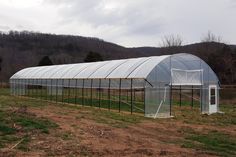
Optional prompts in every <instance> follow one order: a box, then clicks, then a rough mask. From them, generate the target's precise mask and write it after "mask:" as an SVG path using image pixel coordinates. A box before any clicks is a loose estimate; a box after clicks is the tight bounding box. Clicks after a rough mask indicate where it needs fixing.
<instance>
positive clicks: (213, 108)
mask: <svg viewBox="0 0 236 157" xmlns="http://www.w3.org/2000/svg"><path fill="white" fill-rule="evenodd" d="M212 89H214V90H215V92H214V95H212V93H211V90H212ZM217 89H218V88H217V85H209V89H208V99H209V103H208V105H209V114H212V113H216V112H217V106H218V90H217ZM212 97H214V98H215V100H214V102H215V103H214V104H212V101H211V100H212Z"/></svg>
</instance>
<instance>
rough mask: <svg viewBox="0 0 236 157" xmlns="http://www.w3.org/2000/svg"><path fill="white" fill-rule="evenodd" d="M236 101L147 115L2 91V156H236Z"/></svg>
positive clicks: (0, 101)
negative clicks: (217, 107)
mask: <svg viewBox="0 0 236 157" xmlns="http://www.w3.org/2000/svg"><path fill="white" fill-rule="evenodd" d="M235 106H236V104H235V103H232V104H222V105H221V110H222V111H223V112H225V113H224V114H214V115H210V116H208V115H201V114H199V110H198V108H194V109H191V107H189V106H187V105H186V106H182V107H181V108H180V107H178V106H175V107H174V111H173V112H174V117H173V118H168V119H151V118H144V117H143V116H142V115H138V114H135V115H130V113H118V112H117V111H108V110H106V109H98V108H93V107H82V106H80V105H71V104H55V103H53V102H46V101H39V100H35V99H30V98H25V97H13V96H10V95H8V94H7V92H6V91H4V90H2V91H1V95H0V157H1V156H4V157H6V156H135V157H136V156H186V157H189V156H236V125H235V124H236V112H235V111H236V107H235Z"/></svg>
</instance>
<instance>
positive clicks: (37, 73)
mask: <svg viewBox="0 0 236 157" xmlns="http://www.w3.org/2000/svg"><path fill="white" fill-rule="evenodd" d="M168 57H169V55H164V56H153V57H141V58H131V59H122V60H111V61H102V62H91V63H78V64H65V65H52V66H39V67H30V68H25V69H23V70H20V71H19V72H17V73H15V74H14V75H13V76H12V77H11V79H30V78H31V79H58V78H60V79H70V78H78V79H95V78H101V79H103V78H104V79H105V78H146V77H147V75H148V74H149V73H150V72H151V70H152V69H153V68H154V67H155V66H156V65H158V64H159V63H160V62H161V61H163V60H164V59H166V58H168Z"/></svg>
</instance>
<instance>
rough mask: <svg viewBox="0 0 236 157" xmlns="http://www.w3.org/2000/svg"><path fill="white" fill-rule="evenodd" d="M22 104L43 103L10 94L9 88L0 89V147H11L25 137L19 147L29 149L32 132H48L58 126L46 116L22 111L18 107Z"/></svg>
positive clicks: (34, 104) (39, 104)
mask: <svg viewBox="0 0 236 157" xmlns="http://www.w3.org/2000/svg"><path fill="white" fill-rule="evenodd" d="M22 106H25V107H26V108H27V106H31V107H32V106H33V107H39V106H40V107H42V106H43V105H42V104H41V103H40V101H37V100H32V99H27V98H22V97H14V96H10V95H9V89H1V90H0V148H5V147H10V146H11V145H14V144H16V143H17V142H18V141H20V140H22V139H23V141H22V142H21V143H20V144H19V145H18V146H17V149H20V150H23V151H28V144H29V142H30V139H31V135H32V133H36V132H39V133H46V134H48V133H50V129H53V128H56V127H57V126H58V125H57V124H56V123H54V122H52V121H50V120H48V119H46V118H43V117H36V116H34V115H32V114H29V113H28V112H25V113H21V112H20V111H18V109H19V108H21V107H22ZM15 126H17V127H15Z"/></svg>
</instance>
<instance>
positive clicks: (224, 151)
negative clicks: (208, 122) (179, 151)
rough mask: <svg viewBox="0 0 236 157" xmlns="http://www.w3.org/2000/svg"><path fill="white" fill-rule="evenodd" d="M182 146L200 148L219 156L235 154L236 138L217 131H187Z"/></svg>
mask: <svg viewBox="0 0 236 157" xmlns="http://www.w3.org/2000/svg"><path fill="white" fill-rule="evenodd" d="M182 147H185V148H193V149H197V150H202V151H204V152H206V153H212V154H214V155H220V156H226V157H228V156H235V155H236V138H235V137H232V136H230V135H228V134H225V133H221V132H218V131H210V132H208V133H205V134H203V133H197V132H193V131H191V133H188V134H187V136H186V138H185V141H184V143H183V144H182Z"/></svg>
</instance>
